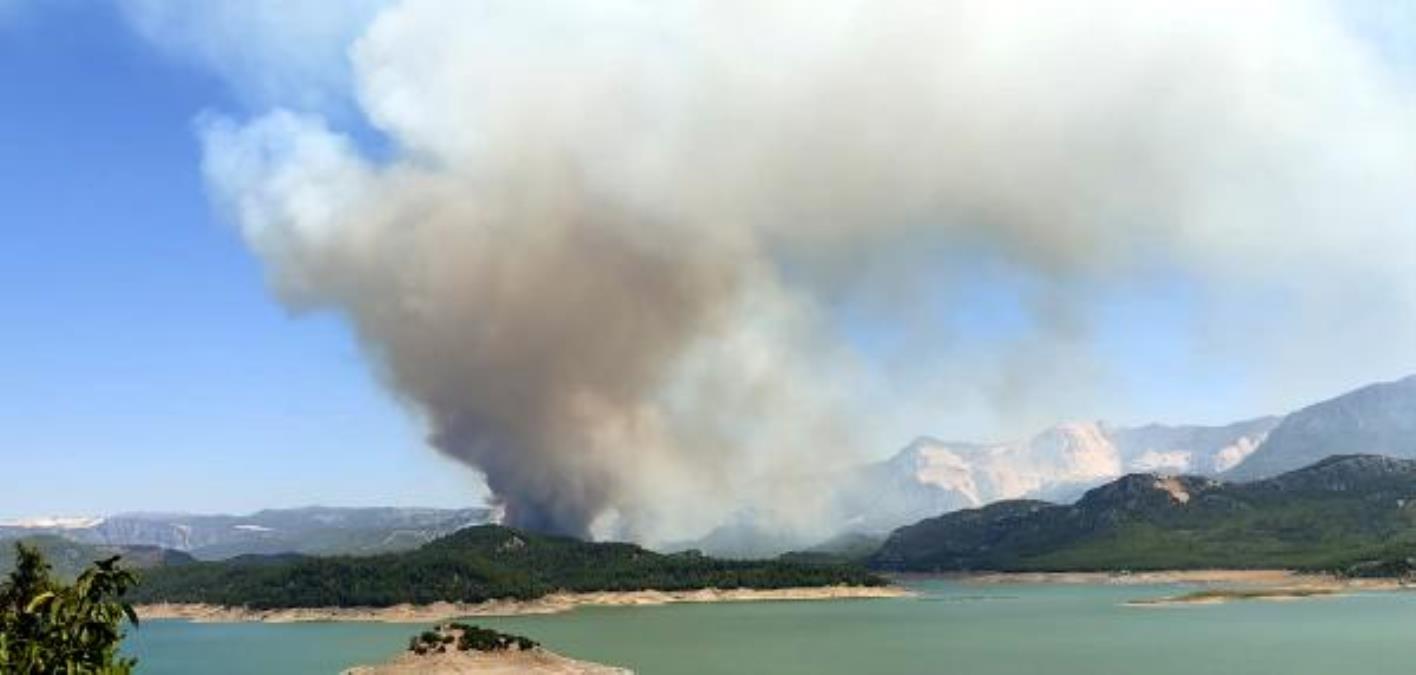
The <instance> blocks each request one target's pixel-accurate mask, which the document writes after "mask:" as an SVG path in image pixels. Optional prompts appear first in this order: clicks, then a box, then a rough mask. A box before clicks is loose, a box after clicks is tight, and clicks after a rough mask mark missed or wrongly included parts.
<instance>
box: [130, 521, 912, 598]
mask: <svg viewBox="0 0 1416 675" xmlns="http://www.w3.org/2000/svg"><path fill="white" fill-rule="evenodd" d="M883 583H884V582H883V581H882V580H881V579H880V578H879V577H877V576H875V575H873V574H871V573H869V572H867V571H865V570H864V569H861V568H859V567H853V566H845V565H821V564H807V563H801V562H789V561H781V560H751V561H749V560H720V559H715V558H709V557H705V556H702V555H697V554H693V553H685V554H675V555H665V554H660V553H655V552H653V551H649V550H646V549H643V548H640V547H638V546H635V545H632V544H620V543H589V542H583V541H579V540H576V539H569V538H564V537H550V536H544V535H534V534H530V533H526V532H522V531H518V530H513V529H510V528H505V527H499V526H490V525H489V526H481V527H473V528H468V529H465V530H462V531H460V532H457V533H454V534H452V535H449V536H447V537H444V538H442V539H439V540H437V541H434V542H432V543H429V544H427V545H426V546H424V547H422V548H420V549H418V550H415V551H408V552H404V553H395V554H387V555H379V556H370V557H353V556H336V557H318V558H316V557H310V558H294V559H289V558H286V559H282V560H274V561H271V560H256V559H246V560H230V561H221V562H208V563H197V564H188V565H182V566H177V567H169V568H160V569H154V570H150V571H149V572H147V573H146V574H145V579H144V583H143V586H142V587H141V588H140V589H138V591H137V593H136V595H135V599H136V600H138V601H140V602H156V601H167V602H203V603H212V604H220V605H229V606H247V607H252V608H257V609H266V608H280V607H330V606H334V607H352V606H369V607H386V606H389V605H395V604H400V603H406V602H407V603H417V604H426V603H430V602H438V601H452V602H482V601H485V600H491V599H497V598H516V599H523V600H529V599H533V598H538V597H541V596H543V595H546V594H548V593H553V592H556V591H634V590H664V591H675V590H692V589H699V588H757V589H771V588H787V587H793V586H826V585H837V584H851V585H880V584H883Z"/></svg>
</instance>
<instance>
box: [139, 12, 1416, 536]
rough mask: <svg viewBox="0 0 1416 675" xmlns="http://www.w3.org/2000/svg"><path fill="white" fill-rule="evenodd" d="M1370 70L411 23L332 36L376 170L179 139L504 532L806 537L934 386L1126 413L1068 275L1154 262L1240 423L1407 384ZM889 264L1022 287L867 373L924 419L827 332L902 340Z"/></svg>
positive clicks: (837, 24)
mask: <svg viewBox="0 0 1416 675" xmlns="http://www.w3.org/2000/svg"><path fill="white" fill-rule="evenodd" d="M159 32H160V31H159ZM1381 54H1382V51H1381V50H1379V49H1377V48H1375V47H1374V46H1373V45H1372V44H1371V43H1369V42H1367V41H1365V40H1363V39H1362V38H1361V36H1359V35H1356V34H1354V33H1353V32H1352V31H1351V30H1349V28H1348V23H1346V22H1345V20H1344V18H1343V17H1342V16H1340V15H1339V14H1338V13H1337V12H1336V11H1335V10H1333V9H1332V8H1331V7H1330V6H1328V5H1326V4H1322V3H1306V2H1253V3H1244V4H1243V5H1239V6H1235V5H1234V4H1233V3H1206V2H1197V3H1170V2H1115V3H1109V2H1091V3H1056V4H1052V3H1027V4H1023V3H1019V4H1009V3H996V2H967V1H961V2H952V3H920V2H904V1H884V2H880V1H876V2H852V1H847V0H829V1H825V2H822V1H820V0H817V1H814V2H809V3H808V2H791V1H785V0H784V1H781V2H767V3H744V2H705V3H698V2H666V3H652V4H651V3H640V2H628V1H624V2H604V3H580V2H538V3H528V2H494V1H479V2H434V1H429V0H423V1H420V0H408V1H406V2H401V3H398V4H395V5H391V6H389V7H387V8H385V9H383V10H382V11H381V12H379V13H378V15H377V17H376V18H375V19H374V20H373V21H372V22H371V23H369V24H368V25H367V26H365V27H363V28H362V29H361V30H360V31H359V37H358V39H357V40H356V41H354V42H353V44H352V45H351V46H349V50H348V57H349V64H350V68H351V70H350V72H351V73H352V84H353V86H354V88H355V90H354V92H353V94H352V95H353V97H354V98H355V100H357V102H358V106H359V108H360V110H361V111H362V113H363V114H364V115H366V116H367V119H368V120H369V122H370V123H371V124H372V125H373V126H374V127H376V128H377V129H379V130H380V131H382V132H383V133H384V134H386V135H387V136H388V138H389V139H390V141H391V144H392V146H393V147H394V148H395V151H394V153H393V156H392V157H391V158H383V159H373V158H371V157H369V156H367V155H365V154H364V153H362V152H361V150H360V149H359V146H358V144H357V143H355V142H354V141H353V140H351V139H350V138H348V137H346V136H344V135H342V134H341V133H340V132H339V131H338V130H335V129H332V128H331V127H330V126H329V125H328V124H327V123H326V122H325V121H323V120H322V119H321V118H319V117H318V116H314V115H311V114H307V113H306V114H299V113H292V112H288V111H283V110H275V111H272V112H270V113H268V114H265V115H262V116H259V117H257V118H255V119H252V120H248V121H233V120H229V119H220V118H211V119H208V120H207V122H206V123H205V125H204V127H203V129H204V131H203V138H204V142H205V147H206V160H205V169H206V173H207V176H208V178H209V181H210V183H211V185H212V187H213V191H214V194H215V195H216V196H217V198H218V199H219V200H220V201H221V202H222V203H223V204H225V205H226V206H227V207H229V210H230V213H231V214H232V215H233V218H234V220H235V221H236V222H237V223H238V224H239V226H240V227H241V229H242V232H243V234H244V235H245V237H246V239H247V241H248V242H250V244H251V246H252V248H253V249H254V250H256V251H257V252H258V253H259V254H260V255H261V256H262V257H263V258H264V259H265V260H266V262H267V263H268V266H269V270H270V274H271V278H272V281H273V283H274V285H275V286H276V288H277V289H278V290H279V292H280V294H281V297H282V298H283V299H285V300H286V301H287V302H289V303H291V304H292V305H294V306H298V307H306V308H315V309H328V310H332V311H335V312H338V313H341V314H343V315H345V316H346V317H348V319H349V321H350V322H351V324H352V325H353V326H354V327H355V329H356V330H357V331H358V333H359V335H360V336H361V338H362V339H363V341H364V344H365V345H366V347H367V349H368V352H369V355H370V358H371V361H372V362H373V363H374V364H375V366H376V368H377V369H378V370H379V372H380V374H381V376H382V377H384V379H385V380H386V381H387V382H388V383H389V385H390V387H391V388H392V389H393V390H394V391H396V392H398V393H399V394H400V395H401V396H402V397H404V398H405V399H406V400H407V401H408V403H409V405H410V407H411V408H412V409H414V410H416V411H418V412H419V413H420V414H422V415H423V416H424V417H425V418H426V419H427V422H428V424H429V427H430V431H431V438H432V442H433V443H434V445H436V446H437V447H438V448H439V449H440V450H442V451H443V452H445V453H447V454H449V455H450V456H453V457H456V458H459V459H461V460H463V461H466V462H468V463H469V464H471V465H473V466H475V467H477V468H478V469H480V470H481V471H483V472H484V473H485V474H486V476H487V479H488V482H489V485H490V486H491V487H492V489H493V491H494V492H495V493H496V494H497V495H498V496H499V498H500V499H502V500H504V501H505V502H506V504H507V506H508V509H509V514H510V517H511V518H512V519H513V520H515V521H517V522H520V523H522V524H528V525H534V526H541V527H547V528H551V529H558V530H562V531H569V532H577V533H580V532H585V531H586V530H587V529H590V528H592V527H594V528H598V529H599V530H600V531H602V532H608V533H614V534H617V535H628V536H636V537H641V538H646V539H655V538H663V537H669V536H675V535H681V534H683V533H685V532H690V531H693V530H695V529H697V530H701V529H703V528H705V527H707V526H710V525H712V524H713V523H715V522H720V521H721V520H722V518H723V517H724V516H725V515H726V514H725V512H726V511H727V510H729V509H733V508H738V507H742V506H750V507H756V508H759V509H763V510H767V511H770V512H772V513H775V514H780V515H781V517H784V518H788V519H793V518H796V519H800V520H802V521H806V520H809V518H808V515H810V514H814V513H817V510H816V508H815V507H816V506H817V505H818V502H820V501H821V497H820V495H819V494H814V493H820V492H821V490H814V491H813V490H812V489H810V488H809V487H808V488H804V489H791V490H788V489H786V488H782V487H778V488H777V489H776V490H773V489H771V488H765V487H763V486H773V485H775V486H785V485H795V484H797V483H796V482H794V481H784V480H779V478H780V477H781V476H784V475H787V474H800V473H802V472H803V471H804V470H808V469H810V468H812V467H816V466H819V465H821V464H823V463H830V462H841V461H847V460H849V459H850V458H851V456H852V452H855V451H860V450H870V451H875V452H878V451H879V449H880V447H881V446H879V445H875V444H880V443H885V442H888V441H884V440H883V439H882V436H888V435H889V434H897V433H900V431H901V429H904V428H907V427H909V426H910V425H914V426H915V427H916V429H917V430H919V431H923V430H924V429H923V428H921V427H926V426H928V427H937V426H938V425H939V424H940V422H939V420H940V419H947V418H948V415H949V414H950V413H949V410H948V409H947V407H946V406H949V405H951V404H953V403H956V402H958V401H960V400H965V399H976V398H979V397H983V398H986V399H990V400H993V401H995V402H998V401H1003V402H1005V403H1006V404H1008V405H1009V406H1012V405H1014V404H1016V405H1018V406H1026V407H1028V408H1030V409H1031V408H1036V407H1042V408H1046V407H1047V405H1044V403H1046V402H1051V403H1052V404H1053V405H1052V407H1053V409H1056V408H1058V407H1059V406H1060V405H1061V404H1063V403H1067V402H1071V403H1075V401H1068V400H1067V399H1078V398H1079V399H1084V400H1096V401H1097V402H1099V403H1108V404H1110V405H1112V406H1115V407H1117V408H1119V409H1121V410H1124V409H1125V407H1124V402H1122V401H1118V400H1117V397H1116V396H1115V395H1114V394H1113V395H1108V394H1107V380H1106V377H1105V374H1104V373H1105V368H1106V365H1105V362H1106V355H1105V354H1099V353H1096V351H1097V350H1096V349H1095V345H1093V344H1092V342H1091V335H1090V333H1089V330H1088V327H1087V318H1088V317H1089V316H1090V312H1089V309H1090V308H1089V306H1088V304H1089V303H1091V302H1093V301H1094V298H1093V297H1092V296H1089V295H1088V294H1087V293H1086V292H1085V289H1091V288H1097V287H1102V288H1104V287H1108V286H1124V285H1126V284H1129V283H1132V282H1133V281H1134V279H1136V278H1138V277H1140V276H1144V275H1145V274H1147V273H1149V272H1151V271H1152V268H1153V267H1157V266H1158V267H1163V268H1166V269H1173V270H1176V271H1177V273H1179V274H1183V275H1184V276H1186V277H1187V278H1189V279H1192V280H1193V281H1194V283H1195V284H1197V285H1198V286H1199V287H1201V288H1202V289H1205V293H1206V295H1205V298H1206V305H1205V306H1204V307H1203V308H1201V310H1200V313H1201V314H1200V316H1201V318H1200V322H1199V323H1198V324H1197V325H1196V335H1194V336H1192V339H1193V341H1194V342H1195V343H1196V344H1198V345H1200V346H1201V348H1202V349H1203V350H1204V351H1205V352H1206V356H1205V358H1214V359H1217V360H1231V361H1234V362H1243V363H1245V364H1247V367H1251V368H1253V369H1254V372H1255V373H1256V374H1257V377H1260V378H1264V379H1265V380H1266V381H1271V382H1273V383H1274V385H1273V387H1272V390H1273V391H1272V392H1268V393H1264V394H1262V395H1259V396H1258V397H1257V398H1256V404H1265V405H1266V404H1271V403H1273V402H1276V401H1283V402H1288V403H1294V402H1297V401H1292V400H1290V399H1291V398H1292V397H1293V396H1295V395H1298V394H1295V392H1299V393H1306V394H1317V393H1333V392H1334V391H1335V390H1336V389H1337V388H1338V387H1337V386H1336V384H1337V383H1341V384H1343V385H1346V384H1348V383H1351V382H1352V381H1354V380H1356V381H1360V379H1376V378H1382V377H1388V376H1393V375H1396V374H1400V371H1401V369H1409V368H1413V367H1416V348H1413V345H1416V272H1413V270H1416V219H1413V213H1416V211H1413V210H1412V209H1411V208H1410V205H1409V196H1410V194H1411V192H1412V187H1413V186H1416V129H1413V120H1416V102H1414V101H1413V93H1412V88H1411V87H1410V85H1409V83H1408V82H1405V81H1403V80H1402V78H1401V77H1399V75H1398V73H1397V69H1394V68H1392V67H1390V65H1389V64H1388V63H1387V62H1386V61H1385V60H1384V59H1383V57H1382V56H1381ZM210 58H211V60H213V61H214V62H217V63H223V64H224V63H226V60H225V59H224V58H222V57H219V56H211V57H210ZM275 58H276V60H280V59H283V58H284V57H281V56H280V55H279V53H277V54H276V55H275ZM255 63H257V64H264V63H265V62H264V61H262V60H260V59H257V60H256V61H255ZM257 70H260V71H261V72H262V73H264V72H265V70H266V68H265V67H264V66H262V67H259V68H257ZM299 70H301V69H300V68H297V72H298V71H299ZM235 77H237V78H238V79H241V78H243V77H244V76H240V75H237V76H235ZM315 79H316V80H317V81H320V78H315ZM282 88H283V87H275V88H273V89H272V91H278V90H280V89H282ZM272 95H274V94H272ZM291 104H292V105H294V106H296V107H306V108H308V107H307V106H305V103H304V102H302V101H294V102H292V103H291ZM936 251H937V252H940V253H939V255H938V256H936V257H935V258H930V256H929V255H926V254H924V253H921V252H926V253H928V252H936ZM921 256H923V257H924V258H925V259H926V260H927V261H929V262H931V264H932V265H934V266H935V267H938V266H944V265H951V264H956V263H958V261H960V260H964V259H967V258H970V257H974V256H977V257H985V258H989V259H998V260H1003V261H1006V262H1007V264H1008V265H1010V266H1012V267H1014V268H1016V269H1019V270H1022V271H1023V273H1024V274H1025V275H1027V276H1028V277H1029V278H1030V279H1032V280H1033V281H1034V282H1035V283H1034V287H1036V288H1037V289H1038V290H1037V292H1036V294H1035V296H1030V297H1029V298H1028V307H1029V309H1030V311H1031V318H1032V322H1031V324H1030V325H1031V326H1032V329H1031V332H1030V333H1029V334H1027V335H1025V336H1023V337H1021V338H1016V339H1012V340H1009V341H1000V342H999V345H998V348H997V349H996V350H994V351H992V352H990V353H987V354H984V355H983V356H982V357H980V356H978V355H977V354H971V355H968V357H967V358H962V357H961V355H959V354H955V353H953V352H950V351H949V350H948V349H947V348H941V349H939V350H938V351H931V350H930V345H929V343H928V342H927V341H920V340H909V341H906V342H905V343H904V344H905V345H906V346H905V347H903V348H902V350H901V352H900V353H896V354H893V355H891V356H892V357H893V358H891V359H887V360H889V361H891V362H894V363H896V364H899V363H915V364H930V365H931V368H930V371H929V372H927V373H924V374H923V376H921V374H918V373H916V374H914V375H913V376H912V377H911V379H910V380H909V381H910V382H911V383H915V382H918V381H924V380H926V379H932V380H936V381H939V380H942V381H947V382H949V385H948V386H946V387H938V389H939V390H940V392H939V394H938V396H937V397H935V396H934V395H932V394H931V395H928V396H926V395H925V393H924V392H918V391H908V390H902V389H901V388H899V387H894V386H892V381H891V379H890V378H889V376H890V375H893V374H895V371H882V370H880V369H878V368H877V367H875V366H877V365H878V362H879V359H878V358H876V357H877V356H878V355H862V354H859V353H858V350H857V349H856V348H855V347H853V346H852V344H851V343H850V342H849V341H848V340H845V339H843V338H842V336H841V334H840V333H839V332H838V331H836V330H834V329H833V328H832V325H833V322H832V320H831V313H832V311H833V308H834V307H835V306H836V303H838V302H839V301H840V300H841V299H842V298H843V297H847V296H851V295H852V294H861V297H866V298H868V299H873V300H875V301H877V302H878V303H879V305H880V306H879V307H878V308H877V309H878V310H879V312H878V314H877V316H879V317H883V318H884V319H886V320H899V321H902V322H908V321H912V320H917V318H916V317H915V316H914V315H917V314H918V312H917V306H916V305H915V304H914V303H913V302H902V301H900V299H901V298H903V299H912V298H918V297H920V295H921V294H924V295H930V294H940V293H943V292H946V291H947V289H939V288H934V287H931V285H932V284H936V283H939V280H940V279H941V278H943V277H941V275H939V274H937V273H933V272H931V273H926V272H925V271H922V269H921V266H920V265H912V264H909V265H907V264H899V265H893V266H892V265H891V264H890V263H891V261H904V260H917V259H919V258H920V257H921ZM882 261H884V262H883V264H882ZM863 289H894V290H892V291H890V292H884V293H874V292H864V291H863ZM900 289H905V290H903V291H900ZM1072 289H1084V290H1083V291H1082V292H1074V291H1073V290H1072ZM1256 298H1274V299H1277V301H1278V302H1280V303H1291V307H1272V306H1270V307H1264V308H1263V311H1260V312H1252V311H1249V310H1248V308H1249V307H1251V303H1253V302H1255V299H1256ZM910 325H913V324H910ZM920 330H922V331H924V332H926V333H927V332H928V331H930V330H931V329H930V327H928V326H920ZM941 354H943V355H945V356H946V357H947V358H940V355H941ZM956 357H957V358H956ZM873 364H874V365H873ZM1319 388H1323V390H1322V391H1320V392H1319V391H1318V390H1319ZM945 390H947V391H945ZM961 392H962V393H961ZM980 392H982V393H980ZM1021 392H1028V393H1027V394H1026V395H1024V394H1023V393H1021ZM1037 392H1043V393H1041V394H1039V393H1037ZM1047 392H1052V393H1050V394H1049V393H1047ZM921 396H925V400H924V401H921V400H919V399H920V397H921ZM1039 399H1040V400H1041V401H1042V402H1043V403H1039ZM1010 412H1016V411H1009V410H1003V411H1001V412H1000V413H999V414H1000V416H1006V415H1008V414H1009V413H1010ZM1249 412H1253V411H1237V412H1236V415H1239V414H1247V413H1249ZM1054 414H1055V413H1054ZM872 445H874V446H875V447H871V446H872Z"/></svg>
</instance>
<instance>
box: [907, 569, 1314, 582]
mask: <svg viewBox="0 0 1416 675" xmlns="http://www.w3.org/2000/svg"><path fill="white" fill-rule="evenodd" d="M895 578H897V579H901V580H909V579H930V578H933V579H953V580H956V581H960V582H964V583H973V584H1086V585H1097V584H1115V585H1128V586H1145V585H1153V584H1263V585H1272V584H1298V583H1304V582H1315V583H1316V582H1318V581H1325V582H1333V581H1337V579H1335V578H1334V577H1330V576H1327V575H1319V574H1307V573H1301V572H1294V571H1292V570H1233V569H1213V570H1157V571H1148V572H965V573H942V574H927V575H912V574H911V575H900V576H897V577H895Z"/></svg>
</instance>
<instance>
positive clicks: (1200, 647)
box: [128, 581, 1416, 675]
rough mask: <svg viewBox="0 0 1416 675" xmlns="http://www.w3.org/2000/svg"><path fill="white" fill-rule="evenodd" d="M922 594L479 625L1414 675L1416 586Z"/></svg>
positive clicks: (957, 665)
mask: <svg viewBox="0 0 1416 675" xmlns="http://www.w3.org/2000/svg"><path fill="white" fill-rule="evenodd" d="M911 586H912V587H913V588H915V589H917V590H919V591H920V593H921V595H920V597H918V598H912V599H889V600H842V601H828V602H762V603H723V604H700V605H688V604H684V605H667V606H660V607H638V608H582V609H579V610H576V611H574V612H571V613H568V614H559V615H550V616H527V617H508V618H498V619H478V620H477V621H478V623H482V624H484V625H489V626H492V627H495V628H497V629H500V630H506V631H511V632H515V633H521V634H524V635H528V636H530V637H532V638H534V639H536V640H539V641H541V642H542V643H543V644H545V645H546V646H548V647H550V648H551V649H554V650H556V651H558V652H561V653H563V654H566V655H569V656H573V657H576V658H581V659H587V660H591V661H599V662H601V663H608V664H615V665H621V666H628V667H630V668H633V669H635V670H636V671H637V672H639V673H642V674H644V675H655V674H660V673H664V674H690V673H692V674H695V675H696V674H715V673H734V674H739V673H789V674H798V673H799V674H803V675H805V674H808V673H809V674H813V675H817V674H831V673H870V674H882V675H883V674H895V673H898V674H913V673H958V674H961V675H962V674H967V675H1019V674H1023V673H1048V674H1052V675H1138V674H1143V673H1151V674H1156V675H1197V674H1203V673H1216V674H1218V673H1224V674H1232V675H1241V674H1254V675H1258V674H1265V675H1267V674H1280V673H1281V674H1284V675H1305V674H1311V675H1331V674H1333V673H1354V674H1356V673H1361V674H1363V675H1385V674H1388V673H1390V674H1392V675H1395V674H1397V673H1400V674H1402V675H1407V674H1409V673H1413V672H1416V593H1403V592H1393V593H1364V594H1356V595H1351V596H1345V597H1336V598H1321V599H1311V600H1296V601H1286V602H1272V601H1269V602H1264V601H1251V602H1236V603H1230V604H1225V605H1204V606H1186V607H1150V608H1137V607H1124V606H1122V605H1121V603H1123V602H1125V601H1126V600H1130V599H1135V598H1141V597H1156V596H1161V595H1170V594H1174V593H1178V592H1184V591H1185V590H1189V589H1188V588H1185V587H1179V586H1068V585H985V586H978V585H968V584H960V583H956V582H950V581H925V582H917V583H912V584H911ZM422 627H423V626H421V625H412V624H404V625H387V624H336V623H324V624H191V623H183V622H172V621H153V622H149V623H146V624H144V625H143V627H142V628H141V629H140V630H138V631H135V632H133V634H132V635H131V636H130V637H129V644H128V648H129V650H130V651H131V652H132V653H133V654H135V655H136V656H138V657H139V659H140V660H141V661H140V664H139V669H138V670H139V672H140V673H153V674H155V675H177V674H179V673H180V674H182V675H186V674H189V673H214V674H217V675H238V674H241V675H244V674H248V673H261V674H263V675H266V674H268V675H287V674H290V675H294V674H297V673H298V674H306V673H334V672H338V671H339V670H340V669H341V668H345V667H348V666H351V665H355V664H359V663H373V662H378V661H382V660H384V659H386V658H388V657H390V656H392V655H393V654H395V653H396V652H398V650H400V649H401V648H403V646H404V645H406V644H407V640H408V637H409V636H410V635H412V634H414V633H416V632H417V631H418V630H420V629H421V628H422Z"/></svg>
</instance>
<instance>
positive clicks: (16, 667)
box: [0, 544, 138, 675]
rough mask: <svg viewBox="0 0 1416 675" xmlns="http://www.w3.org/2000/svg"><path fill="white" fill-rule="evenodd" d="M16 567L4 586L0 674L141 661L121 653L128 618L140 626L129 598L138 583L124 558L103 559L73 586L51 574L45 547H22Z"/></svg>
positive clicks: (92, 674)
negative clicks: (120, 560)
mask: <svg viewBox="0 0 1416 675" xmlns="http://www.w3.org/2000/svg"><path fill="white" fill-rule="evenodd" d="M15 560H16V564H15V570H14V571H13V572H11V573H10V577H9V579H8V580H6V581H5V582H4V583H3V584H0V673H6V674H7V675H8V674H11V673H14V674H16V675H49V674H51V673H53V674H58V673H63V674H64V675H81V674H82V675H121V674H126V673H131V672H133V668H134V666H135V665H136V660H134V659H125V658H120V657H119V656H118V645H119V644H120V643H121V642H122V641H123V623H124V621H131V622H132V623H133V625H135V626H136V625H137V623H138V617H137V615H136V614H134V613H133V608H132V607H131V606H130V605H128V604H127V603H125V602H123V600H122V598H123V595H124V594H125V593H127V591H128V589H130V588H132V587H133V585H134V584H135V583H136V578H135V577H134V576H133V573H132V572H129V571H127V570H125V569H122V568H120V567H119V566H118V556H114V557H112V558H108V559H106V560H100V561H98V562H96V563H94V564H93V565H92V566H91V567H89V568H88V569H86V570H84V571H83V573H81V574H80V575H79V577H78V579H77V580H76V581H75V582H74V583H73V584H70V585H66V584H63V583H60V582H58V581H56V580H55V579H54V578H53V577H52V576H51V575H50V566H49V563H48V562H46V561H45V559H44V556H43V555H42V554H41V553H40V552H39V550H38V549H35V548H32V547H29V546H26V545H24V544H16V558H15Z"/></svg>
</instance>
